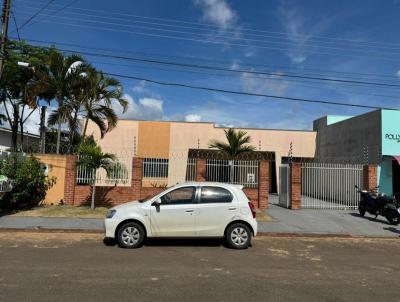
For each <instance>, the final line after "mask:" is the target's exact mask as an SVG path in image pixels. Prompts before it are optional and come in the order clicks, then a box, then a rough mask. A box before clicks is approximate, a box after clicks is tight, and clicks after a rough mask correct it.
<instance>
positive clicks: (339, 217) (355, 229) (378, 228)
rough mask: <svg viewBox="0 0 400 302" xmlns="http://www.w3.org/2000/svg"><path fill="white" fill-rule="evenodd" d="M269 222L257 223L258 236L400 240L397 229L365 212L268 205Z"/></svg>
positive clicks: (398, 228)
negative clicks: (290, 208)
mask: <svg viewBox="0 0 400 302" xmlns="http://www.w3.org/2000/svg"><path fill="white" fill-rule="evenodd" d="M267 213H268V215H270V216H271V217H272V218H273V221H270V222H262V223H261V222H259V223H258V231H259V232H260V233H277V234H315V235H321V234H324V235H344V236H346V235H347V236H355V237H360V236H362V237H364V236H367V237H399V236H400V226H393V225H390V224H389V223H388V222H387V221H386V219H385V218H384V217H380V216H378V218H377V219H376V220H375V219H374V218H373V217H372V216H370V215H369V214H368V213H367V214H366V216H365V217H360V216H359V214H358V211H355V210H352V211H346V210H311V209H301V210H289V209H286V208H282V207H280V206H278V205H274V204H272V205H270V208H269V209H268V210H267Z"/></svg>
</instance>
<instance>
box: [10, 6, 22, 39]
mask: <svg viewBox="0 0 400 302" xmlns="http://www.w3.org/2000/svg"><path fill="white" fill-rule="evenodd" d="M11 15H12V17H13V20H14V25H15V30H16V31H17V36H18V40H19V41H21V36H20V35H19V29H18V24H17V19H16V18H15V14H14V12H13V11H11Z"/></svg>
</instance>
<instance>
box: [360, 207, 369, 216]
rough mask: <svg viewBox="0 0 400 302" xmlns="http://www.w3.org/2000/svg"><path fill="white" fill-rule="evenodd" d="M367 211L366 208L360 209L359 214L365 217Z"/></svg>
mask: <svg viewBox="0 0 400 302" xmlns="http://www.w3.org/2000/svg"><path fill="white" fill-rule="evenodd" d="M366 211H367V210H366V209H365V208H364V207H359V208H358V212H359V213H360V216H361V217H364V215H365V212H366Z"/></svg>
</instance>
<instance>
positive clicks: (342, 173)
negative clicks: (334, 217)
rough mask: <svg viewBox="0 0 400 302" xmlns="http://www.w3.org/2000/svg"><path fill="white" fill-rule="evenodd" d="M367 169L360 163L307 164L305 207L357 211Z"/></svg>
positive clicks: (304, 170)
mask: <svg viewBox="0 0 400 302" xmlns="http://www.w3.org/2000/svg"><path fill="white" fill-rule="evenodd" d="M362 183H363V166H362V165H359V164H330V163H303V164H302V166H301V184H302V186H301V207H302V208H312V209H344V208H357V206H358V202H359V198H360V197H359V194H358V193H357V192H356V190H355V188H354V186H355V185H357V186H359V187H362Z"/></svg>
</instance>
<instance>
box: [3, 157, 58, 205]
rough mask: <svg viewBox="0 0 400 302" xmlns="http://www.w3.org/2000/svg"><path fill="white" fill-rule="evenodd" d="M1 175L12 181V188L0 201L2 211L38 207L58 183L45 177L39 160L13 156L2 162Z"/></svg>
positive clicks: (52, 178) (51, 178)
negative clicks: (48, 191)
mask: <svg viewBox="0 0 400 302" xmlns="http://www.w3.org/2000/svg"><path fill="white" fill-rule="evenodd" d="M0 175H4V176H6V177H7V178H8V179H10V180H11V181H12V186H11V187H12V188H11V190H10V191H7V192H6V193H5V194H4V196H3V197H2V198H1V200H0V209H6V210H18V209H26V208H32V207H35V206H38V205H39V204H40V202H42V201H43V200H44V199H45V197H46V192H47V190H49V189H50V188H51V187H52V186H53V185H54V184H55V182H56V178H55V177H48V176H46V175H45V172H44V170H43V167H42V166H41V164H40V162H39V160H38V159H36V158H35V157H33V156H30V157H28V158H26V157H25V156H23V155H22V154H20V153H19V154H16V153H14V154H11V155H10V156H8V157H6V158H4V157H3V158H2V159H1V161H0Z"/></svg>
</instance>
